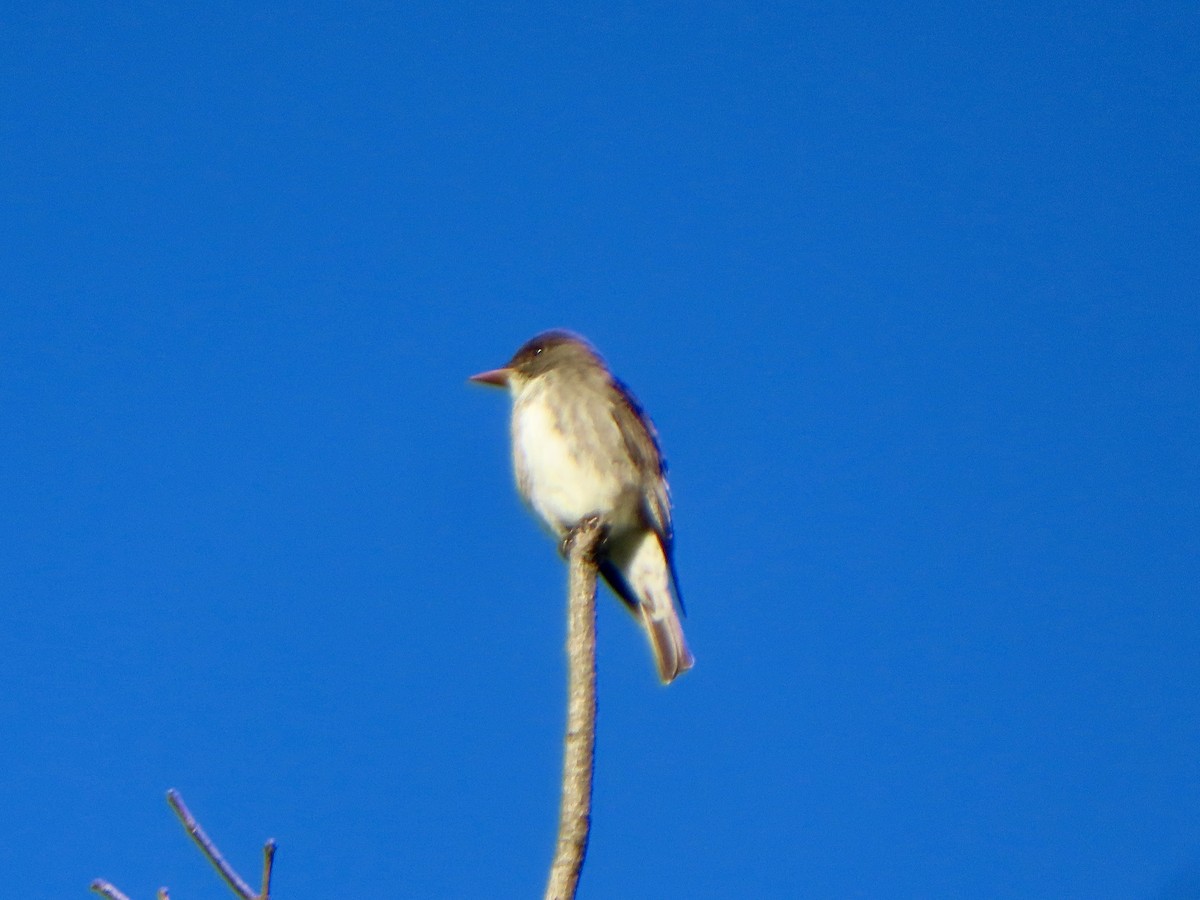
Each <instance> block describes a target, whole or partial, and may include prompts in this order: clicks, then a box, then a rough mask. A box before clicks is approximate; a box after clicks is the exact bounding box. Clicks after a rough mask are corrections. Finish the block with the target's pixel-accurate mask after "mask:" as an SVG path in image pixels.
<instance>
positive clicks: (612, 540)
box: [470, 329, 695, 684]
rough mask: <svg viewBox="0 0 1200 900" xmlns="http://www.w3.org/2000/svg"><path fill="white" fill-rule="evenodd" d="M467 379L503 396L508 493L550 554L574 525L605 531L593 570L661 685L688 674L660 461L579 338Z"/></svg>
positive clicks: (638, 412) (636, 415)
mask: <svg viewBox="0 0 1200 900" xmlns="http://www.w3.org/2000/svg"><path fill="white" fill-rule="evenodd" d="M470 380H471V381H473V382H476V383H479V384H484V385H493V386H496V387H505V388H507V389H508V391H509V393H510V394H511V397H512V418H511V422H510V432H511V439H512V459H513V472H514V475H515V476H516V482H517V491H518V493H519V494H520V495H521V498H522V500H524V501H525V503H526V505H528V506H529V508H530V509H531V510H532V511H533V512H534V514H535V515H536V516H537V517H538V519H540V520H541V522H542V524H543V525H544V526H545V527H546V528H547V529H548V530H549V531H550V532H551V534H553V535H554V536H555V537H556V538H557V539H558V541H559V547H560V550H561V549H562V548H563V546H564V544H563V542H564V541H565V539H566V537H567V536H568V535H569V534H570V532H571V530H572V529H573V528H574V527H575V526H577V525H578V524H579V523H580V522H582V521H583V520H585V519H588V518H591V517H593V516H595V517H598V518H599V519H600V521H601V523H602V524H603V525H604V527H605V534H604V538H603V540H602V542H601V544H600V546H599V547H598V549H597V554H596V560H597V568H598V570H599V572H600V575H601V576H602V577H603V578H604V580H605V582H606V583H607V584H608V586H609V587H610V588H611V589H612V591H613V593H615V594H616V595H617V597H619V598H620V599H621V600H622V601H624V603H625V605H626V606H627V607H628V609H629V611H630V612H632V613H633V615H634V616H635V617H636V618H637V619H638V621H639V622H640V623H641V625H642V628H643V629H644V630H645V632H646V637H647V638H648V640H649V642H650V649H651V650H652V652H653V654H654V661H655V664H656V666H657V669H658V676H659V678H660V680H661V681H662V683H663V684H669V683H670V682H671V681H673V680H674V679H675V678H676V677H677V676H679V675H681V674H682V673H684V672H686V671H687V670H688V669H690V668H692V666H693V665H694V663H695V658H694V657H693V656H692V653H691V651H690V650H689V649H688V645H687V641H686V640H685V639H684V635H683V625H682V623H681V621H680V614H681V613H682V611H683V604H682V601H681V600H680V593H679V581H678V578H677V576H676V573H675V564H674V557H673V544H674V533H673V530H672V525H671V497H670V493H669V491H668V488H667V478H666V463H665V462H664V460H663V455H662V451H661V449H660V448H659V444H658V436H657V432H656V431H655V429H654V425H653V423H652V422H651V421H650V418H649V417H648V416H647V415H646V413H645V412H644V411H643V410H642V407H641V405H640V404H639V403H638V402H637V400H636V399H635V398H634V396H633V394H632V393H631V392H630V391H629V389H628V388H627V387H626V386H625V385H624V384H622V383H621V381H619V380H618V379H617V378H616V377H614V376H613V374H612V372H610V371H609V368H608V366H607V364H606V363H605V362H604V360H603V358H601V356H600V354H599V353H598V352H597V351H596V350H595V348H593V347H592V345H591V344H590V343H588V341H587V340H586V339H584V338H583V337H581V336H579V335H577V334H574V333H572V332H570V331H564V330H561V329H555V330H551V331H545V332H542V333H541V334H538V335H536V336H535V337H533V338H531V339H530V340H529V341H527V342H526V343H525V344H523V345H522V346H521V347H520V349H518V350H517V352H516V353H515V354H514V355H513V357H512V359H511V360H509V361H508V363H506V364H505V365H504V366H502V367H501V368H499V369H492V370H490V371H487V372H480V373H479V374H477V375H472V376H471V377H470Z"/></svg>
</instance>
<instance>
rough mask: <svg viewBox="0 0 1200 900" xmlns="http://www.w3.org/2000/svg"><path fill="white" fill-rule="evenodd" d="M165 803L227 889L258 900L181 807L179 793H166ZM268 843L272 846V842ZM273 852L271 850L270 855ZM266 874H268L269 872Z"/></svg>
mask: <svg viewBox="0 0 1200 900" xmlns="http://www.w3.org/2000/svg"><path fill="white" fill-rule="evenodd" d="M167 802H168V803H169V804H171V809H173V810H175V815H177V816H178V817H179V821H180V822H182V823H183V827H184V830H186V831H187V833H188V834H189V835H190V836H191V838H192V840H193V841H195V842H196V846H197V847H199V848H200V852H201V853H203V854H204V855H205V856H206V857H207V858H208V861H209V862H210V863H212V864H213V868H214V869H216V870H217V874H219V875H220V876H221V878H223V879H224V881H225V883H226V884H227V885H229V889H230V890H232V891H233V892H234V893H235V894H237V895H238V896H239V897H241V898H242V900H259V898H258V895H257V894H255V893H254V891H253V890H252V889H251V888H250V885H248V884H246V882H244V881H243V880H242V879H241V876H239V875H238V873H237V872H235V871H234V870H233V866H231V865H230V864H229V863H228V862H226V861H225V857H223V856H222V855H221V851H220V850H218V849H217V845H216V844H214V843H213V842H212V838H210V837H209V836H208V835H207V834H205V833H204V829H203V828H201V827H200V823H199V822H197V821H196V817H195V816H193V815H192V814H191V812H190V811H189V810H188V808H187V807H186V806H184V805H183V798H182V797H180V796H179V791H177V790H175V789H174V788H171V790H169V791H167ZM268 843H269V844H273V842H268ZM273 852H274V851H273V850H272V855H273ZM267 874H269V870H268V873H267Z"/></svg>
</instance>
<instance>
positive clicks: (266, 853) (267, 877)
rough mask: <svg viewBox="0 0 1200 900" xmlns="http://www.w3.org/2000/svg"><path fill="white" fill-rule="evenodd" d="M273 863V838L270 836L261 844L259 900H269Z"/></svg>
mask: <svg viewBox="0 0 1200 900" xmlns="http://www.w3.org/2000/svg"><path fill="white" fill-rule="evenodd" d="M274 865H275V839H274V838H271V839H270V840H268V841H267V842H266V843H265V844H263V874H262V893H261V894H259V895H258V898H259V900H271V869H272V867H274Z"/></svg>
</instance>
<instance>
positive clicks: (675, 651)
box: [624, 531, 696, 684]
mask: <svg viewBox="0 0 1200 900" xmlns="http://www.w3.org/2000/svg"><path fill="white" fill-rule="evenodd" d="M624 568H625V575H626V580H627V582H628V585H629V588H630V589H631V592H632V594H633V595H634V598H635V599H636V601H637V603H636V607H635V610H634V611H635V612H636V614H637V616H638V618H639V619H640V620H641V623H642V627H643V628H644V629H645V630H646V637H647V638H649V639H650V649H651V650H653V651H654V662H655V664H656V665H657V666H658V677H659V678H661V679H662V682H663V684H669V683H670V682H672V681H673V680H674V679H675V678H676V677H677V676H679V675H682V674H683V673H684V672H686V671H687V670H688V669H690V668H691V667H692V666H693V665H694V664H695V662H696V660H695V658H694V657H693V656H692V651H690V650H689V649H688V645H687V641H686V640H684V637H683V625H682V623H681V622H680V621H679V609H678V606H677V604H676V601H675V591H674V584H673V581H674V579H673V578H672V575H671V567H670V565H669V564H668V562H667V558H666V554H665V553H664V552H663V548H662V545H661V544H660V543H659V540H658V536H657V535H656V534H654V533H653V532H650V531H648V532H646V534H645V536H644V537H643V538H642V540H641V541H640V542H639V543H638V544H637V546H636V547H635V548H634V551H633V554H632V556H631V558H630V560H629V562H628V563H627V565H626V566H625V567H624Z"/></svg>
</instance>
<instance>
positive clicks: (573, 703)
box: [545, 518, 604, 900]
mask: <svg viewBox="0 0 1200 900" xmlns="http://www.w3.org/2000/svg"><path fill="white" fill-rule="evenodd" d="M603 536H604V526H603V525H602V524H601V522H600V521H599V519H596V518H591V519H586V520H584V521H583V522H581V523H580V524H579V525H577V526H576V527H575V528H574V529H573V530H572V531H571V533H570V534H569V535H567V539H566V548H567V562H568V568H569V575H568V584H569V588H568V597H567V603H568V609H567V733H566V738H565V739H564V741H563V745H564V746H563V779H562V802H561V805H560V806H559V811H558V841H557V844H556V846H555V850H554V861H553V863H552V864H551V866H550V878H549V881H548V883H547V884H546V894H545V900H574V897H575V891H576V890H577V889H578V887H579V873H580V872H581V871H582V870H583V859H584V857H585V856H586V855H587V844H588V833H589V831H590V830H591V824H592V821H591V811H592V771H593V768H594V764H595V753H596V548H597V547H598V546H599V544H600V540H601V539H602V538H603Z"/></svg>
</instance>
